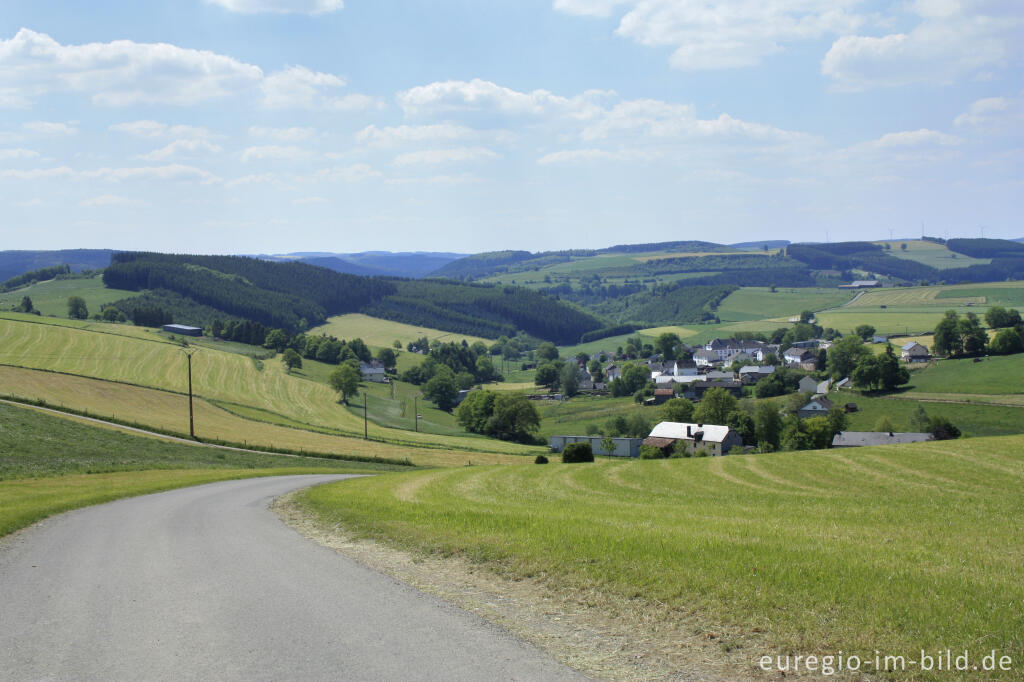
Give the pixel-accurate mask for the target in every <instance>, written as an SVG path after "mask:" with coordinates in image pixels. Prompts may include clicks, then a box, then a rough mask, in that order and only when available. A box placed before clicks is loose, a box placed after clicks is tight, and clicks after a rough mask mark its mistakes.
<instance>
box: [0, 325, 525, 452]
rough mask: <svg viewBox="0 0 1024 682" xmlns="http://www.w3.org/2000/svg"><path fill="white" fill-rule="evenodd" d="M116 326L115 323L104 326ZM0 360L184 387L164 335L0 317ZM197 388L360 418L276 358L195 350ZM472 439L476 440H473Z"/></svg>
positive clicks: (346, 428) (374, 430)
mask: <svg viewBox="0 0 1024 682" xmlns="http://www.w3.org/2000/svg"><path fill="white" fill-rule="evenodd" d="M111 326H117V325H111ZM0 364H7V365H15V366H20V367H27V368H31V369H46V370H52V371H57V372H66V373H68V374H74V375H79V376H85V377H91V378H97V379H105V380H109V381H117V382H127V383H131V384H136V385H139V386H144V387H149V388H157V389H162V390H170V391H178V392H185V391H187V390H188V379H187V372H186V360H185V357H184V355H183V354H182V352H181V347H180V346H177V345H175V344H171V343H166V342H163V341H146V340H143V339H138V338H132V337H127V336H120V335H116V334H105V333H97V332H94V331H86V330H81V329H74V328H69V327H64V326H55V325H50V324H45V323H31V322H20V321H15V320H9V319H0ZM192 381H193V390H194V392H195V394H196V395H199V396H201V397H203V398H206V399H208V400H212V401H223V402H226V403H234V404H239V405H247V406H250V407H254V408H257V409H259V410H263V411H265V412H269V413H274V414H278V415H282V416H284V417H287V418H289V419H292V420H294V421H296V422H299V423H302V424H310V425H313V426H317V427H322V428H330V429H336V430H340V431H343V432H346V433H350V434H355V433H359V434H362V432H363V422H362V419H360V418H359V417H357V416H356V415H354V414H352V413H350V412H349V411H348V410H347V409H345V407H344V406H343V405H341V404H339V403H338V396H337V394H336V393H335V392H334V391H333V390H331V388H330V387H329V386H327V385H325V384H322V383H319V382H315V381H308V380H306V379H303V378H301V377H296V376H292V375H290V374H288V373H287V372H286V371H285V368H284V366H283V364H282V363H281V361H280V359H279V358H278V359H272V360H265V361H255V360H253V359H252V358H248V357H245V356H242V355H238V354H236V353H227V352H223V351H217V350H211V349H202V350H200V351H199V352H198V353H196V355H195V356H194V357H193V358H192ZM369 434H370V435H371V436H373V437H375V438H381V439H394V440H399V441H402V442H407V443H413V444H417V443H418V444H423V445H428V446H431V447H450V448H459V449H475V448H477V447H481V448H482V449H485V450H490V451H494V452H508V453H519V452H523V451H524V448H523V446H520V445H517V444H513V443H504V442H501V441H487V442H486V447H483V446H482V445H480V443H482V441H480V440H479V439H473V438H467V437H462V436H444V435H436V434H425V433H415V432H409V431H401V430H397V429H390V428H385V427H381V426H379V425H377V424H370V425H369ZM474 441H476V442H474Z"/></svg>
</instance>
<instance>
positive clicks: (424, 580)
mask: <svg viewBox="0 0 1024 682" xmlns="http://www.w3.org/2000/svg"><path fill="white" fill-rule="evenodd" d="M272 509H273V510H274V511H275V512H276V513H277V514H278V516H280V517H281V519H282V520H283V521H284V522H285V523H287V524H288V525H290V526H291V527H293V528H295V529H296V530H297V531H298V532H300V533H302V534H303V535H305V536H306V537H308V538H310V539H311V540H314V541H315V542H318V543H320V544H322V545H324V546H326V547H330V548H332V549H334V550H336V551H338V552H341V553H342V554H345V555H346V556H348V557H350V558H353V559H355V560H356V561H359V562H360V563H362V564H364V565H366V566H369V567H370V568H373V569H375V570H378V571H380V572H382V573H385V574H387V575H390V576H392V577H394V578H397V579H399V580H401V581H403V582H406V583H408V584H410V585H412V586H414V587H416V588H417V589H420V590H422V591H424V592H427V593H430V594H433V595H435V596H437V597H440V598H442V599H445V600H446V601H449V602H452V603H454V604H456V605H457V606H459V607H461V608H463V609H465V610H467V611H470V612H472V613H475V614H477V615H479V616H481V617H483V618H485V619H487V620H489V621H491V622H493V623H497V624H498V625H500V626H502V627H504V628H505V629H506V630H508V631H510V632H512V633H513V634H515V635H516V636H518V637H520V638H522V639H524V640H526V641H528V642H530V643H532V644H533V645H535V646H537V647H539V648H540V649H542V650H544V651H546V652H548V653H549V654H550V655H552V656H553V657H554V658H556V659H558V660H560V661H562V662H564V663H565V664H567V665H569V666H571V667H573V668H575V669H577V670H579V671H581V672H583V673H584V674H586V675H588V676H590V677H593V678H595V679H602V680H628V681H633V680H770V679H783V677H787V678H792V677H794V675H793V673H789V674H787V675H782V674H781V673H777V672H776V673H774V674H769V673H765V672H763V671H762V670H760V669H759V668H758V661H759V659H760V656H761V655H763V654H765V653H768V652H769V651H770V649H769V648H768V647H767V646H766V644H765V643H764V636H763V634H762V633H760V632H750V631H747V632H743V631H741V630H739V629H730V628H722V627H714V628H709V627H708V625H707V623H706V622H704V621H703V620H702V619H701V618H700V616H699V614H693V613H683V612H680V611H679V610H677V609H670V608H669V607H667V606H666V607H661V608H654V609H652V608H650V606H649V605H647V604H645V605H641V604H640V602H639V600H637V601H633V600H629V599H624V598H615V597H611V596H609V595H607V594H603V593H599V592H597V591H592V592H580V591H568V590H563V591H559V590H558V589H556V588H554V587H553V586H552V585H551V584H550V581H546V580H545V576H536V577H534V578H529V579H523V580H512V579H509V578H506V577H503V576H501V575H498V574H497V573H495V572H494V571H491V570H488V569H487V568H485V567H481V566H479V565H474V564H472V563H471V562H469V561H467V560H465V559H463V558H459V557H433V556H423V555H418V554H413V553H410V552H406V551H402V550H399V549H395V548H393V547H389V546H387V545H384V544H382V543H379V542H374V541H372V540H365V539H356V538H353V537H352V536H351V535H350V534H349V533H347V532H346V531H345V529H344V528H340V527H328V526H325V525H323V524H320V523H318V522H316V521H314V520H312V519H310V518H309V516H308V515H306V514H305V513H304V512H303V511H302V510H301V509H300V508H299V507H298V505H296V504H295V502H294V499H293V497H292V495H286V496H284V497H281V498H278V499H277V500H275V501H274V503H273V505H272ZM797 677H801V676H797ZM840 679H842V678H840Z"/></svg>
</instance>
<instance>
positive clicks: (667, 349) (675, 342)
mask: <svg viewBox="0 0 1024 682" xmlns="http://www.w3.org/2000/svg"><path fill="white" fill-rule="evenodd" d="M680 344H681V342H680V340H679V335H678V334H673V333H672V332H665V333H664V334H662V335H661V336H659V337H658V340H657V341H655V342H654V350H656V351H657V352H659V353H661V357H662V358H664V359H665V360H675V359H676V353H677V350H678V348H679V346H680Z"/></svg>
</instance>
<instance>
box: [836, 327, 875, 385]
mask: <svg viewBox="0 0 1024 682" xmlns="http://www.w3.org/2000/svg"><path fill="white" fill-rule="evenodd" d="M870 355H871V351H870V350H869V349H868V347H867V346H865V345H864V342H863V341H862V340H861V338H860V336H846V337H843V338H842V339H840V340H839V341H837V342H835V343H834V344H832V347H831V348H829V349H828V357H827V359H826V367H827V368H828V373H829V374H830V375H831V376H832V378H833V379H835V380H836V381H839V380H840V379H845V378H846V377H848V376H850V375H851V374H852V373H853V369H854V368H855V367H856V366H857V363H859V362H860V361H861V360H863V359H864V358H866V357H868V356H870Z"/></svg>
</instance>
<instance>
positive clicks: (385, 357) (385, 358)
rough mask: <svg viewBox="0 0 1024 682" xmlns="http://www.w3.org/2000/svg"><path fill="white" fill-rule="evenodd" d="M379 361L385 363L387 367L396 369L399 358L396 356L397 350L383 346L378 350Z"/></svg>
mask: <svg viewBox="0 0 1024 682" xmlns="http://www.w3.org/2000/svg"><path fill="white" fill-rule="evenodd" d="M377 361H378V362H380V364H382V365H384V368H385V369H394V367H395V363H397V362H398V358H397V357H395V351H393V350H391V349H390V348H381V349H380V350H378V351H377Z"/></svg>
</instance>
